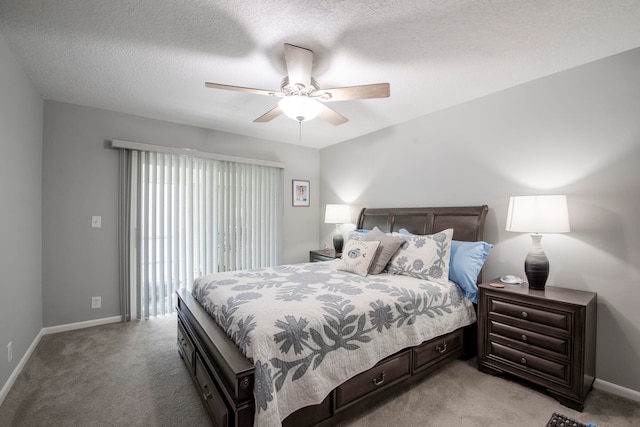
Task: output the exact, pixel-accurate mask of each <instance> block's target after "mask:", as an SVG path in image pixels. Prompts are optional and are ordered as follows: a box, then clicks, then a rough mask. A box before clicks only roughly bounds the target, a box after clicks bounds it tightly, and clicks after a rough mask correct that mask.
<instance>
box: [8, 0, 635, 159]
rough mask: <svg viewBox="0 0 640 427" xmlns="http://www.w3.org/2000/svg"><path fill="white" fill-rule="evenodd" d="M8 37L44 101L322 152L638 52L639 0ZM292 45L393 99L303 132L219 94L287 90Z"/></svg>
mask: <svg viewBox="0 0 640 427" xmlns="http://www.w3.org/2000/svg"><path fill="white" fill-rule="evenodd" d="M0 34H2V36H3V37H4V38H5V40H6V41H7V43H8V44H9V46H10V49H11V50H12V52H13V53H14V54H15V56H16V57H17V58H18V60H19V61H20V62H21V64H22V65H23V68H24V70H25V72H26V73H27V74H28V76H29V78H30V79H31V81H32V82H33V83H34V85H35V86H36V88H37V89H38V90H39V92H40V93H41V94H42V96H43V97H44V98H45V99H51V100H56V101H63V102H69V103H73V104H79V105H86V106H92V107H98V108H103V109H107V110H114V111H120V112H124V113H130V114H136V115H140V116H144V117H150V118H155V119H160V120H167V121H172V122H178V123H184V124H189V125H195V126H201V127H205V128H211V129H218V130H222V131H227V132H233V133H238V134H243V135H249V136H253V137H259V138H267V139H273V140H277V141H283V142H289V143H293V144H300V145H304V146H309V147H317V148H320V147H324V146H328V145H331V144H335V143H338V142H341V141H345V140H348V139H351V138H355V137H357V136H360V135H364V134H367V133H370V132H373V131H376V130H379V129H382V128H385V127H388V126H391V125H394V124H397V123H401V122H404V121H407V120H410V119H412V118H415V117H418V116H422V115H425V114H428V113H430V112H433V111H436V110H439V109H443V108H446V107H449V106H452V105H455V104H459V103H462V102H465V101H468V100H471V99H474V98H477V97H479V96H483V95H486V94H489V93H492V92H495V91H499V90H502V89H505V88H508V87H511V86H514V85H517V84H520V83H524V82H526V81H529V80H532V79H536V78H539V77H542V76H545V75H549V74H551V73H555V72H558V71H562V70H564V69H567V68H571V67H574V66H578V65H581V64H584V63H587V62H591V61H594V60H597V59H600V58H603V57H606V56H610V55H613V54H616V53H619V52H622V51H625V50H629V49H632V48H636V47H639V46H640V1H638V0H563V1H558V0H531V1H516V0H502V1H501V0H457V1H456V0H450V1H448V0H431V1H426V0H385V1H374V0H360V1H357V0H319V1H305V2H303V1H298V0H243V1H239V0H220V1H212V0H208V1H207V0H191V1H189V0H107V1H105V0H0ZM283 43H291V44H295V45H298V46H303V47H307V48H309V49H312V50H313V51H314V53H315V57H314V68H313V76H314V78H315V79H316V80H317V81H318V82H319V85H320V87H325V88H328V87H339V86H352V85H360V84H369V83H379V82H389V83H390V84H391V97H390V98H386V99H371V100H359V101H345V102H335V103H332V104H331V107H332V108H334V109H335V110H336V111H338V112H339V113H341V114H343V115H344V116H346V117H348V118H349V119H350V121H349V122H347V123H346V124H344V125H341V126H338V127H334V126H332V125H330V124H328V123H326V122H323V121H321V120H319V119H316V120H313V121H310V122H304V123H303V124H302V129H299V128H298V123H297V122H295V121H293V120H291V119H289V118H287V117H286V116H284V115H282V116H280V117H277V118H276V119H274V120H273V121H271V122H269V123H253V120H254V119H255V118H257V117H258V116H260V115H262V114H263V113H264V112H266V111H267V110H269V109H270V108H272V107H273V106H275V105H276V102H277V99H274V98H271V97H266V96H259V95H251V94H245V93H239V92H227V91H220V90H213V89H206V88H205V87H204V82H205V81H211V82H216V83H223V84H229V85H237V86H247V87H254V88H261V89H279V88H280V82H281V80H282V77H284V76H285V75H286V71H285V64H284V56H283V48H282V45H283ZM299 131H301V132H299ZM300 134H301V137H300ZM143 142H150V141H143Z"/></svg>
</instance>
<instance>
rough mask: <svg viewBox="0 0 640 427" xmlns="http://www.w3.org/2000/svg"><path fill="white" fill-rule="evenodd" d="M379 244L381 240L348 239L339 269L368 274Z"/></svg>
mask: <svg viewBox="0 0 640 427" xmlns="http://www.w3.org/2000/svg"><path fill="white" fill-rule="evenodd" d="M378 246H380V242H379V241H370V242H364V241H361V240H354V239H349V240H347V243H346V244H345V245H344V248H343V249H342V257H341V262H340V264H339V265H338V270H342V271H348V272H350V273H356V274H358V275H360V276H366V275H367V273H368V272H369V266H371V263H372V262H373V259H374V258H375V255H376V250H377V249H378Z"/></svg>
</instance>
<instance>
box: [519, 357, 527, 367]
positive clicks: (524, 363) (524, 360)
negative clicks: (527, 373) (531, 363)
mask: <svg viewBox="0 0 640 427" xmlns="http://www.w3.org/2000/svg"><path fill="white" fill-rule="evenodd" d="M520 362H522V364H523V365H526V364H527V359H525V358H524V357H523V358H522V359H520Z"/></svg>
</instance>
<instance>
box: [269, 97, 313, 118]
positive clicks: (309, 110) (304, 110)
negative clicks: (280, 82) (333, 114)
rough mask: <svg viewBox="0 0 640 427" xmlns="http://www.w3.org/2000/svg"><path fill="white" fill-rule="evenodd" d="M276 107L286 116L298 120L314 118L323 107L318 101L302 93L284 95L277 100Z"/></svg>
mask: <svg viewBox="0 0 640 427" xmlns="http://www.w3.org/2000/svg"><path fill="white" fill-rule="evenodd" d="M278 107H280V109H281V110H282V112H283V113H284V114H285V115H286V116H287V117H290V118H291V119H293V120H296V121H299V122H304V121H307V120H313V119H315V118H316V117H317V116H318V114H320V113H321V112H322V109H323V105H322V104H321V103H320V102H318V101H316V100H315V99H311V98H309V97H308V96H304V95H293V96H285V97H284V98H282V99H281V100H280V101H279V102H278Z"/></svg>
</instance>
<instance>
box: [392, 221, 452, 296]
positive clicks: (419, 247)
mask: <svg viewBox="0 0 640 427" xmlns="http://www.w3.org/2000/svg"><path fill="white" fill-rule="evenodd" d="M393 235H397V236H402V237H403V238H404V239H406V242H405V243H404V244H403V245H402V246H400V250H399V251H398V252H396V253H395V255H394V256H393V257H391V261H389V266H388V268H387V269H388V271H389V273H392V274H404V275H406V276H412V277H417V278H419V279H424V280H431V281H432V282H437V283H442V284H445V285H446V284H447V283H448V282H449V259H450V258H451V239H452V237H453V229H452V228H448V229H446V230H443V231H441V232H439V233H436V234H429V235H422V236H419V235H416V236H407V235H401V234H400V233H393Z"/></svg>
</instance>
